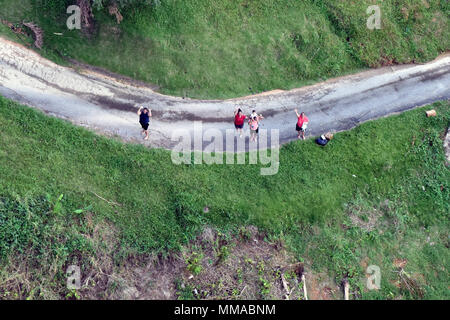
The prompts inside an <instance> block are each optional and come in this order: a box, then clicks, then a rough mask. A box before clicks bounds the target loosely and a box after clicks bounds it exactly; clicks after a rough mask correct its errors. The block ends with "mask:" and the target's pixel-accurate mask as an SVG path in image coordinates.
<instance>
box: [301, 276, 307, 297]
mask: <svg viewBox="0 0 450 320" xmlns="http://www.w3.org/2000/svg"><path fill="white" fill-rule="evenodd" d="M302 282H303V294H304V295H305V300H308V292H307V291H306V277H305V274H302Z"/></svg>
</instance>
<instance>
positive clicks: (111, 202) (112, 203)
mask: <svg viewBox="0 0 450 320" xmlns="http://www.w3.org/2000/svg"><path fill="white" fill-rule="evenodd" d="M91 192H92V191H91ZM92 193H93V194H94V195H95V196H96V197H97V198H99V199H101V200H103V201H106V202H107V203H109V204H110V205H113V206H119V207H122V205H121V204H120V203H117V202H114V201H111V200H108V199H105V198H103V197H101V196H99V195H98V194H96V193H95V192H92Z"/></svg>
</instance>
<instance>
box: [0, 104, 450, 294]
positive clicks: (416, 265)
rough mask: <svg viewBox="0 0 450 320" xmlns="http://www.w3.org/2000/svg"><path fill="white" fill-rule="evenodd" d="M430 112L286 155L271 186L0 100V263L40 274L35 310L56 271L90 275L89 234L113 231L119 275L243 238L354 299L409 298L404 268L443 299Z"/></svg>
mask: <svg viewBox="0 0 450 320" xmlns="http://www.w3.org/2000/svg"><path fill="white" fill-rule="evenodd" d="M433 108H435V109H436V110H437V113H438V116H437V117H432V118H427V117H425V114H424V108H420V109H418V110H414V111H409V112H405V113H403V114H401V115H396V116H392V117H389V118H384V119H380V120H377V121H371V122H368V123H365V124H362V125H361V126H359V127H357V128H355V129H353V130H351V131H348V132H342V133H338V134H337V135H336V136H335V138H334V139H333V140H332V141H331V142H330V143H329V144H328V145H327V146H326V147H325V148H321V147H318V146H317V145H315V144H314V142H313V141H312V140H309V141H305V142H293V143H290V144H287V145H285V146H283V147H282V149H281V151H280V169H279V173H278V174H276V175H274V176H261V175H260V174H259V171H260V167H261V166H260V165H194V164H192V165H174V164H172V162H171V159H170V152H168V151H165V150H160V149H147V148H145V147H143V146H140V145H127V144H123V143H121V142H118V141H115V140H110V139H106V138H104V137H100V136H97V135H95V134H94V133H91V132H89V131H87V130H85V129H83V128H79V127H74V126H72V125H71V124H69V123H67V122H65V121H61V120H58V119H55V118H51V117H47V116H45V115H44V114H43V113H41V112H39V111H35V110H33V109H30V108H27V107H24V106H20V105H18V104H16V103H14V102H11V101H9V100H6V99H4V98H0V128H2V129H1V131H0V177H1V179H0V259H1V261H0V263H1V264H2V265H3V267H4V268H6V267H8V266H10V267H11V265H14V262H13V261H15V260H14V259H13V257H16V258H17V257H23V260H24V261H22V260H20V259H19V260H20V263H23V264H24V265H26V266H29V267H30V269H31V270H35V269H34V268H36V273H37V274H39V272H40V276H37V275H35V276H33V277H34V278H33V279H34V280H36V279H41V280H40V282H39V283H40V285H41V289H40V290H41V291H42V290H43V288H45V289H46V290H49V291H51V292H52V294H50V295H44V297H48V296H51V297H54V296H57V297H58V296H60V297H64V296H65V294H67V292H65V291H64V290H65V289H64V283H65V278H64V275H63V273H62V271H61V270H63V269H62V268H61V266H66V265H68V264H70V261H72V260H73V259H75V258H76V259H78V260H80V259H81V260H82V261H83V263H84V264H85V265H84V268H89V266H92V264H93V263H94V262H93V261H95V259H96V258H95V257H96V255H97V254H94V253H93V252H94V251H93V250H94V249H93V247H95V245H94V244H93V243H92V241H91V240H92V239H90V238H89V237H87V236H86V235H89V234H90V233H92V230H93V229H94V227H95V226H96V225H99V226H104V227H105V226H108V225H112V226H114V228H115V229H117V232H118V236H119V241H120V246H119V247H118V248H116V250H115V253H114V254H115V255H116V259H117V261H121V259H123V257H127V256H128V255H135V254H145V253H151V252H153V253H158V252H161V253H164V254H166V253H167V252H169V251H173V250H175V251H176V250H179V249H180V247H181V246H182V245H184V244H186V243H187V242H188V241H190V240H192V239H193V238H194V237H195V236H196V235H197V233H198V232H199V231H201V230H202V228H203V227H204V226H205V225H207V224H208V225H213V226H215V227H216V228H219V229H220V230H222V231H223V232H224V233H230V232H231V233H233V232H237V231H236V230H239V228H240V227H241V226H245V225H249V224H253V225H256V226H258V227H259V228H261V229H262V230H264V231H265V232H267V234H268V237H269V238H276V239H282V240H283V241H284V242H285V243H286V244H287V247H288V248H289V249H290V250H292V251H293V252H295V254H296V256H297V258H298V259H300V260H304V261H306V262H308V263H309V264H311V265H312V266H313V268H314V270H317V271H325V272H328V273H329V274H330V275H332V276H333V277H335V279H336V280H337V281H340V279H342V277H343V276H344V275H349V276H350V278H351V281H352V282H351V283H352V287H353V288H360V289H359V291H358V292H359V295H360V296H361V297H363V298H394V297H399V296H401V297H403V298H414V297H413V296H411V295H410V294H409V293H408V292H403V291H402V290H401V289H398V288H396V287H395V286H394V285H393V284H392V283H391V281H389V280H392V279H395V277H396V273H395V272H394V271H393V266H392V262H393V259H394V258H407V259H408V261H409V262H408V265H407V268H406V271H408V272H409V273H411V272H412V273H414V272H417V273H420V274H421V275H423V279H424V283H423V284H422V285H423V286H424V288H425V289H426V295H425V298H441V299H444V298H445V299H448V298H449V296H448V290H447V286H448V281H449V274H448V259H449V253H448V245H449V242H448V241H449V240H448V231H449V225H448V221H449V212H450V210H449V207H450V201H449V200H450V199H449V192H448V190H449V187H450V186H449V183H450V171H449V169H448V167H446V166H445V164H444V163H445V156H444V152H443V147H442V137H443V134H444V132H445V130H446V129H447V127H448V126H449V122H450V105H449V103H448V102H440V103H436V104H434V105H433ZM353 175H355V176H356V177H354V176H353ZM249 178H251V179H249ZM94 193H95V194H97V195H98V196H100V197H103V198H104V199H107V200H109V201H114V202H116V203H118V204H120V205H111V204H109V203H108V202H106V201H104V200H102V199H100V198H99V197H97V196H96V195H95V194H94ZM60 195H63V197H62V198H61V197H60ZM386 200H388V202H387V204H385V202H386ZM205 206H208V207H209V211H208V212H207V213H204V212H203V208H204V207H205ZM353 212H359V214H360V215H363V216H365V217H364V219H361V221H363V222H367V221H369V219H368V217H369V214H370V213H371V212H381V213H382V214H381V215H380V217H379V218H378V219H377V221H376V224H375V227H374V229H373V230H371V231H367V230H365V229H363V228H361V227H360V226H358V225H355V224H353V223H352V222H351V220H350V214H352V213H353ZM88 213H89V216H88ZM428 237H430V240H428ZM430 243H433V245H430ZM96 250H99V249H96ZM42 256H45V259H43V260H41V258H40V257H42ZM364 259H368V260H369V262H370V263H369V264H376V265H379V266H380V267H381V268H382V271H383V282H382V283H383V288H382V290H380V291H378V292H367V290H365V289H364V285H363V283H364V282H363V279H364V268H363V267H362V266H361V261H362V260H364ZM8 261H11V262H8ZM39 261H41V262H39ZM17 263H18V262H17ZM1 269H2V268H0V270H1ZM4 270H7V269H4ZM5 277H6V278H7V274H6V275H5V274H4V273H2V272H1V271H0V297H1V294H3V297H5V298H10V297H11V296H7V295H6V294H5V292H3V293H2V287H4V286H6V283H5V282H4V281H6V280H5V279H6V278H5ZM42 279H47V280H48V283H45V285H44V282H45V281H44V280H42ZM28 280H29V281H31V280H30V279H28ZM3 290H5V289H3ZM55 292H56V293H55ZM16 294H17V292H16ZM19 296H20V297H27V296H31V297H32V298H38V297H39V295H37V294H34V293H30V292H29V291H26V292H20V294H19Z"/></svg>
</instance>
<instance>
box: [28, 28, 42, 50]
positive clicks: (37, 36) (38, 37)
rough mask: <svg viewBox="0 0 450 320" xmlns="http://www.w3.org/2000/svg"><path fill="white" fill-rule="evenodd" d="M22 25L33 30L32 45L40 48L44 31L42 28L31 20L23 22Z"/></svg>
mask: <svg viewBox="0 0 450 320" xmlns="http://www.w3.org/2000/svg"><path fill="white" fill-rule="evenodd" d="M23 25H24V26H26V27H28V28H30V29H31V31H33V34H34V45H35V46H36V48H38V49H42V46H43V45H44V32H43V31H42V29H41V28H40V27H38V25H37V24H35V23H33V22H24V23H23Z"/></svg>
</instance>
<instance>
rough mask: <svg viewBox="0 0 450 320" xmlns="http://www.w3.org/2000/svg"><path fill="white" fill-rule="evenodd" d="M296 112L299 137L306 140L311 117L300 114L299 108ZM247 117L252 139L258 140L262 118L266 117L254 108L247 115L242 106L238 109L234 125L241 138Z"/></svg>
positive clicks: (296, 128) (235, 113)
mask: <svg viewBox="0 0 450 320" xmlns="http://www.w3.org/2000/svg"><path fill="white" fill-rule="evenodd" d="M295 114H296V115H297V124H296V126H295V130H296V131H297V138H298V139H303V140H305V132H306V128H307V127H308V122H309V119H308V117H307V116H306V115H305V113H304V112H302V113H300V114H299V113H298V110H297V109H295ZM246 119H248V125H249V127H250V141H256V140H257V137H258V132H259V123H260V121H261V120H262V119H264V117H263V116H262V114H260V115H258V114H257V113H256V111H255V110H253V111H252V114H251V115H250V116H249V117H247V116H246V115H244V113H243V112H242V110H241V109H240V108H238V109H236V110H235V111H234V127H235V128H236V132H237V133H238V134H239V136H240V137H241V138H242V131H243V128H244V122H245V120H246Z"/></svg>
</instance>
